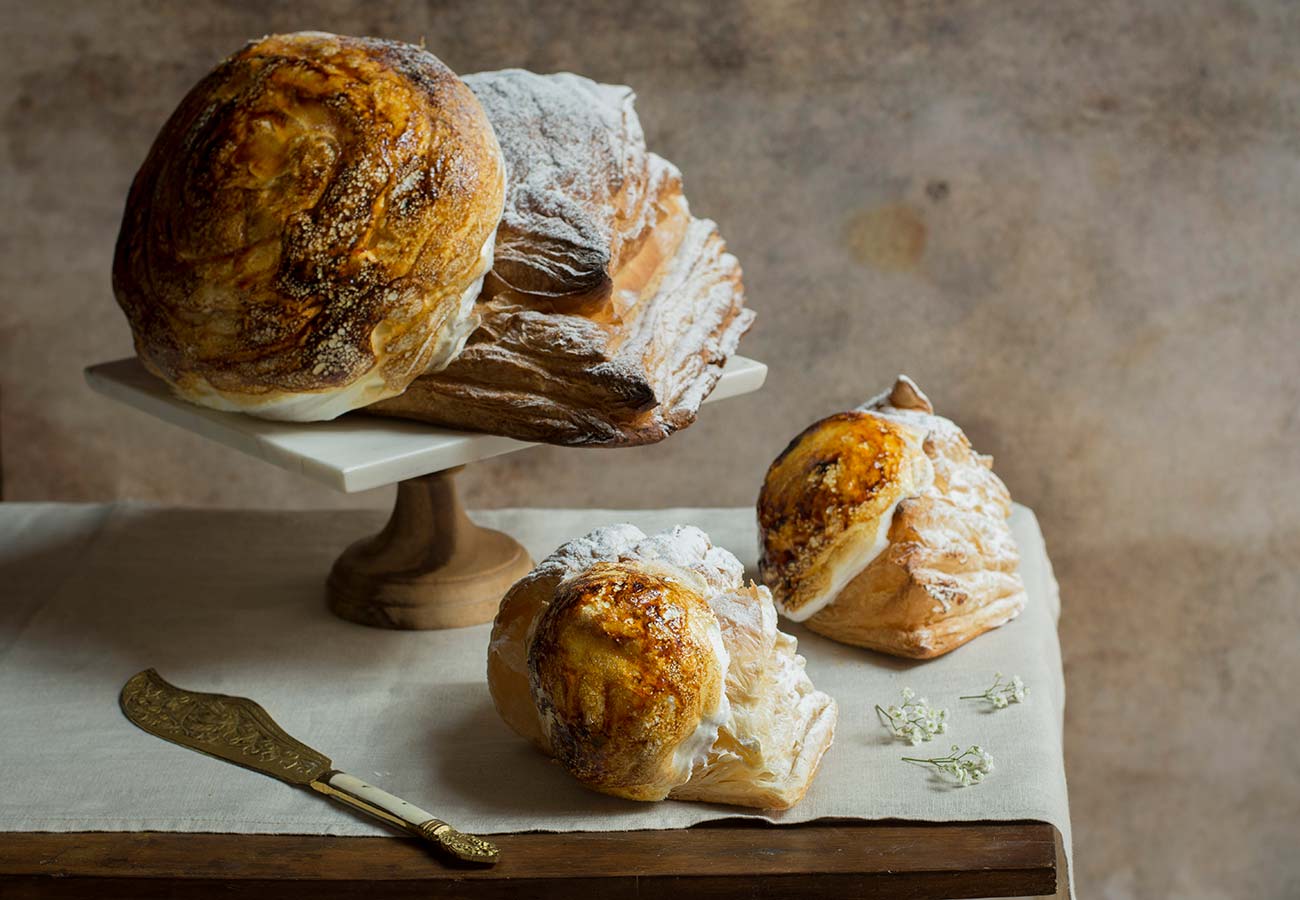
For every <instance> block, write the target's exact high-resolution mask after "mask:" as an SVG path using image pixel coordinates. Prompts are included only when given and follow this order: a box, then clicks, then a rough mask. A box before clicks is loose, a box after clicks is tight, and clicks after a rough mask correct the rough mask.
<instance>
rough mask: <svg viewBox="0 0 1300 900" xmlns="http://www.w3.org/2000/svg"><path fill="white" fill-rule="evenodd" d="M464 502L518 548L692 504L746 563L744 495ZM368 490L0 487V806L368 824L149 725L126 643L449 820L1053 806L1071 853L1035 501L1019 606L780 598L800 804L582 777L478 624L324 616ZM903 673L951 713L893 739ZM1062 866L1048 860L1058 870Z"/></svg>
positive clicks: (949, 812) (135, 816) (16, 817)
mask: <svg viewBox="0 0 1300 900" xmlns="http://www.w3.org/2000/svg"><path fill="white" fill-rule="evenodd" d="M474 518H475V519H476V520H477V521H479V522H481V523H483V524H486V525H489V526H491V527H495V528H500V529H502V530H504V531H506V532H508V533H510V534H512V535H514V536H515V537H517V538H518V539H519V540H520V541H521V542H522V543H523V544H524V545H525V546H526V547H527V548H528V550H529V552H530V553H531V554H532V555H533V558H534V559H536V560H540V559H541V558H542V557H544V556H546V555H547V554H548V553H550V552H551V551H552V550H553V549H555V547H557V546H558V545H559V544H561V543H562V542H564V541H566V540H569V539H571V538H573V537H576V536H579V535H582V534H585V533H586V532H587V531H589V530H591V529H592V528H594V527H596V526H599V525H604V524H609V523H613V522H631V523H632V524H634V525H636V526H638V527H640V528H641V529H643V530H644V531H646V532H648V533H649V532H653V531H656V530H658V529H660V528H663V527H667V526H670V525H673V524H678V523H682V524H693V525H697V526H699V527H700V528H702V529H704V530H705V531H706V532H707V533H708V534H709V535H710V537H711V538H712V540H713V543H714V544H716V545H718V546H722V547H726V548H727V549H729V550H731V551H732V552H734V553H735V554H736V555H737V556H739V557H740V559H741V561H742V562H744V563H745V565H746V567H747V568H748V569H749V570H750V573H751V575H752V574H753V571H754V566H755V560H756V558H757V546H756V540H757V539H756V533H755V523H754V513H753V510H752V509H670V510H653V511H647V510H642V511H612V510H545V509H518V510H495V511H490V512H481V513H476V514H474ZM382 522H383V516H382V514H380V513H372V512H357V511H347V512H343V511H335V512H323V511H322V512H266V511H261V512H230V511H201V510H177V509H164V508H157V507H149V506H141V505H133V504H114V505H63V504H0V597H3V599H2V600H0V761H2V762H3V765H4V767H5V774H6V779H5V783H6V787H5V790H4V791H3V792H0V831H119V830H128V831H137V830H157V831H208V832H237V833H293V834H333V835H368V834H385V833H389V832H388V831H387V829H386V828H385V827H384V826H383V825H380V824H378V823H374V822H371V821H370V820H368V819H365V818H361V817H358V816H354V815H349V814H347V813H346V812H344V811H343V810H341V809H340V808H338V807H337V806H335V805H334V804H331V803H329V802H326V801H325V800H324V799H323V798H322V797H320V796H319V795H315V794H312V793H311V792H306V791H300V790H294V789H292V788H290V787H288V786H286V785H282V784H279V783H277V782H275V781H273V780H271V779H268V778H267V777H265V776H261V775H258V774H255V773H252V772H248V771H246V770H244V769H240V768H237V767H235V766H232V765H230V764H228V763H225V762H221V761H219V760H215V759H212V758H209V757H206V756H203V755H201V754H198V753H195V752H193V751H191V750H187V749H184V748H182V747H178V746H176V745H173V744H170V743H167V742H165V741H162V740H160V739H158V738H156V737H153V736H152V735H149V734H146V733H145V732H143V731H141V730H140V729H138V728H136V727H135V726H134V725H132V724H131V723H130V722H128V721H127V720H126V719H125V718H124V717H123V716H122V713H121V712H120V711H119V709H118V704H117V696H118V692H119V690H120V689H121V687H122V684H123V683H124V682H125V681H126V680H127V679H128V678H129V677H130V676H131V675H133V674H135V673H136V672H138V671H139V670H141V669H144V668H147V667H150V666H152V667H154V668H156V669H157V670H158V671H159V673H161V674H162V675H163V677H164V678H166V679H168V680H169V681H171V682H172V683H174V684H177V685H179V686H181V687H184V688H190V689H194V690H201V691H217V692H221V693H227V694H235V695H240V696H246V697H251V698H253V699H255V700H257V701H258V702H260V703H261V704H262V705H263V706H264V707H266V709H267V710H268V711H269V712H270V713H271V715H272V716H273V717H274V718H275V720H276V721H277V722H279V723H280V724H281V725H282V726H283V727H284V728H285V730H287V731H288V732H289V733H290V734H292V735H293V736H294V737H297V738H299V739H300V740H302V741H303V742H305V743H307V744H309V745H311V746H313V747H315V748H317V749H319V750H320V751H322V752H323V753H325V754H327V755H329V756H330V757H331V758H332V760H333V762H334V765H335V766H337V767H338V768H341V769H344V770H346V771H349V772H351V773H352V774H355V775H357V776H359V777H361V778H363V779H365V780H367V781H370V782H372V783H374V784H377V785H379V786H380V787H383V788H385V789H386V790H388V791H390V792H392V793H394V794H397V795H398V796H400V797H403V798H406V799H408V800H410V801H411V802H413V803H416V804H417V805H420V806H423V807H424V808H426V809H428V810H430V811H431V812H432V813H433V814H434V815H437V816H439V817H441V818H445V819H446V820H448V821H450V822H452V823H453V824H454V825H456V826H457V827H458V828H460V829H462V830H466V831H472V832H479V833H487V834H491V833H496V832H508V831H529V830H544V831H596V830H601V831H608V830H625V829H661V828H682V827H686V826H690V825H694V824H696V823H698V822H702V821H706V820H711V819H720V818H726V817H733V816H759V817H762V818H765V819H768V820H770V821H773V822H782V823H786V822H806V821H809V820H812V819H819V818H824V817H843V818H850V819H885V818H897V819H912V820H925V821H936V822H940V821H969V820H1017V819H1036V820H1042V821H1045V822H1050V823H1051V824H1053V825H1055V826H1056V827H1057V828H1058V829H1059V830H1060V832H1061V835H1062V837H1063V840H1064V846H1065V849H1066V853H1067V855H1068V853H1069V850H1070V817H1069V807H1068V800H1067V795H1066V783H1065V771H1064V764H1063V755H1062V746H1061V734H1062V724H1063V712H1064V692H1065V688H1064V682H1063V677H1062V670H1061V656H1060V645H1059V643H1058V641H1057V635H1056V623H1057V618H1058V616H1059V612H1060V601H1059V597H1058V593H1057V586H1056V581H1055V578H1054V577H1053V574H1052V568H1051V563H1050V562H1049V560H1048V557H1047V553H1046V550H1045V548H1044V545H1043V539H1042V535H1041V533H1040V531H1039V529H1038V524H1037V521H1036V520H1035V519H1034V515H1033V513H1032V512H1031V511H1030V510H1028V509H1025V508H1023V507H1017V508H1016V510H1015V513H1014V516H1013V518H1012V527H1013V530H1014V532H1015V536H1016V538H1017V540H1018V541H1019V545H1020V550H1021V554H1022V564H1021V571H1022V574H1023V576H1024V579H1025V586H1026V588H1027V591H1028V603H1027V605H1026V608H1025V611H1024V612H1023V613H1022V614H1021V615H1020V617H1019V618H1018V619H1016V620H1014V621H1013V622H1011V623H1010V624H1008V625H1006V626H1004V627H1003V628H1000V629H997V630H995V631H993V632H990V633H988V634H986V635H984V636H982V637H980V638H977V639H976V640H974V641H973V642H971V643H969V644H967V645H966V646H964V647H962V648H960V649H958V650H956V651H954V652H953V653H950V654H949V655H947V656H944V657H941V658H939V659H937V660H932V661H929V662H920V663H918V662H909V661H904V660H899V659H895V658H893V657H889V656H884V655H881V654H878V653H873V652H870V651H867V650H862V649H858V648H854V647H846V646H842V645H840V644H836V643H834V642H832V641H829V640H826V639H824V638H821V637H818V636H817V635H814V634H812V633H811V632H808V631H807V630H805V629H803V628H801V627H800V626H798V625H793V624H792V623H790V622H788V621H783V623H782V626H781V627H782V628H783V629H785V630H788V631H790V632H792V633H794V634H795V635H796V636H797V637H798V639H799V650H800V652H801V653H802V654H803V655H804V656H805V657H806V658H807V660H808V672H809V674H810V675H811V677H812V680H813V683H814V684H815V685H816V686H817V687H818V688H820V689H822V690H824V691H827V692H828V693H830V694H831V695H832V696H833V697H835V699H836V700H837V701H838V702H839V709H840V712H839V726H838V728H837V730H836V735H835V742H834V744H833V745H832V747H831V749H830V750H829V751H828V752H827V754H826V756H825V758H824V760H823V763H822V769H821V772H820V773H819V774H818V776H817V779H816V781H815V782H814V784H813V785H812V788H811V789H810V790H809V792H808V794H807V796H806V797H805V799H804V800H803V802H802V803H801V804H799V805H798V806H797V807H795V808H794V809H792V810H788V811H786V812H778V813H763V812H759V811H755V810H743V809H737V808H733V807H726V806H712V805H706V804H699V803H683V802H675V801H668V802H662V803H637V802H633V801H629V800H621V799H617V798H614V797H607V796H604V795H601V794H596V793H593V792H590V791H587V790H585V789H584V788H582V787H580V786H579V785H578V784H577V783H576V782H575V781H573V779H571V778H570V777H569V776H568V775H567V774H566V773H565V772H564V771H563V770H562V769H560V768H559V767H558V766H556V765H554V764H552V763H550V762H549V761H548V760H546V759H544V758H543V757H542V756H541V755H540V754H538V753H536V752H535V751H534V750H533V749H532V748H531V747H530V746H529V745H527V744H526V743H525V742H524V741H523V740H521V739H519V738H517V737H516V736H515V735H514V734H513V733H512V732H511V731H510V730H509V729H508V728H507V727H506V726H505V725H504V724H503V723H502V722H501V720H500V719H499V718H498V717H497V715H496V712H495V710H494V709H493V706H492V701H491V699H490V697H489V695H488V690H487V684H486V681H485V675H484V668H485V659H486V649H487V640H488V631H489V627H490V626H487V625H483V626H478V627H474V628H464V629H457V630H451V631H423V632H420V631H388V630H381V629H374V628H365V627H362V626H357V625H353V624H350V623H348V622H344V621H342V620H339V619H337V618H335V617H334V616H333V615H331V614H330V613H329V611H328V610H327V609H326V607H325V603H324V587H323V585H324V578H325V575H326V573H327V572H328V571H329V567H330V564H331V563H332V561H333V559H334V557H335V556H337V555H338V553H339V552H340V551H341V550H342V549H343V547H345V546H346V545H347V544H348V543H349V542H351V541H352V540H354V539H356V538H358V537H360V536H362V535H365V534H367V533H370V532H373V531H376V530H378V528H379V527H380V525H381V524H382ZM998 671H1001V672H1004V673H1006V674H1007V675H1008V676H1010V675H1012V674H1016V675H1020V676H1022V677H1023V678H1024V680H1025V682H1026V683H1027V684H1028V685H1029V687H1030V691H1031V693H1030V695H1029V698H1028V700H1027V701H1026V702H1025V703H1022V704H1019V705H1013V706H1011V707H1009V708H1007V709H1004V710H999V711H997V712H992V711H990V710H989V708H988V706H987V705H986V704H982V703H978V702H973V701H962V700H958V699H957V697H958V695H960V694H972V693H979V692H980V691H982V690H983V689H984V687H985V686H986V685H988V684H989V683H990V682H991V681H992V680H993V675H994V673H995V672H998ZM904 686H910V687H912V688H914V689H915V690H916V691H917V692H918V694H920V695H922V696H924V697H927V698H929V699H930V701H931V702H932V703H935V704H937V705H940V706H946V707H948V708H949V709H951V718H950V725H949V729H948V733H947V734H945V735H941V736H940V737H938V738H936V739H935V740H934V741H933V742H931V743H926V744H922V745H921V746H919V747H915V748H913V747H910V746H908V745H906V744H904V743H902V742H900V741H897V740H895V739H892V738H891V737H890V735H889V734H888V733H887V732H886V730H885V729H884V728H883V727H882V725H881V723H880V721H879V720H878V719H877V716H876V714H875V712H874V711H873V706H874V704H876V703H880V704H882V705H888V704H889V703H891V702H895V701H896V700H897V699H898V696H899V690H900V688H902V687H904ZM951 744H959V745H960V746H961V747H962V748H963V749H964V748H965V747H967V746H968V745H970V744H980V745H982V746H984V747H985V748H986V749H988V750H989V751H990V752H991V753H992V754H993V756H994V759H995V765H996V771H995V772H994V773H993V774H992V775H991V776H990V777H989V778H988V779H987V780H986V781H985V782H984V783H982V784H979V785H975V786H972V787H967V788H959V787H954V786H951V785H950V784H949V783H947V782H946V781H945V780H943V779H942V778H940V777H938V776H935V775H931V774H929V773H928V772H927V771H926V770H925V769H924V768H922V767H919V766H915V765H913V764H910V763H904V762H901V761H900V757H903V756H926V757H929V756H942V755H944V754H946V753H947V752H948V749H949V746H950V745H951ZM1063 874H1064V873H1063Z"/></svg>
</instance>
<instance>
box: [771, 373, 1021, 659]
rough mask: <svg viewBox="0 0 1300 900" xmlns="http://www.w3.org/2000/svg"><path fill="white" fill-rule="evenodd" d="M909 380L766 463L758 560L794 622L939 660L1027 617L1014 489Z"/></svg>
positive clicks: (818, 426) (821, 425)
mask: <svg viewBox="0 0 1300 900" xmlns="http://www.w3.org/2000/svg"><path fill="white" fill-rule="evenodd" d="M992 464H993V463H992V459H991V458H990V457H988V456H981V455H980V454H978V453H976V452H975V451H974V450H973V449H972V448H971V445H970V441H968V440H967V439H966V435H965V434H963V433H962V431H961V429H960V428H958V427H957V426H956V425H955V424H953V423H952V422H951V421H949V420H948V419H945V418H943V417H941V416H936V415H934V407H933V406H932V405H931V404H930V401H929V399H928V398H927V397H926V396H925V395H924V394H923V393H921V391H920V389H919V388H917V386H916V385H915V384H914V383H913V382H912V381H911V379H909V378H907V377H906V376H901V375H900V376H899V378H898V380H897V382H896V383H895V384H894V387H893V389H892V390H890V391H888V392H886V393H885V394H882V395H881V396H879V397H877V398H875V399H874V400H871V401H869V402H868V403H866V404H864V405H863V406H861V407H859V408H858V409H856V410H853V411H850V412H845V413H839V414H837V415H833V416H830V417H829V418H826V419H823V420H821V421H820V422H817V423H815V424H813V425H811V426H809V427H808V428H807V429H805V430H804V431H803V433H802V434H800V435H799V436H798V437H796V438H795V439H794V440H793V441H791V442H790V445H789V446H788V447H787V448H786V449H785V451H784V452H783V453H782V454H781V455H780V456H779V457H777V459H776V461H775V462H773V463H772V465H771V467H770V468H769V469H768V472H767V477H766V479H765V480H764V482H763V489H762V492H761V494H760V495H759V499H758V522H759V532H760V542H761V550H762V555H761V557H760V561H759V568H760V571H761V572H762V577H763V581H764V582H765V583H766V584H767V585H768V586H769V587H770V588H771V589H772V594H773V596H774V598H775V601H776V605H777V607H778V608H779V609H780V610H781V612H782V614H784V615H785V616H787V617H789V618H790V619H792V620H794V621H797V622H803V623H804V624H805V625H807V626H808V627H809V628H810V629H812V630H813V631H816V632H818V633H820V634H824V635H826V636H827V637H829V638H833V639H835V640H837V641H842V642H843V643H846V644H856V645H858V646H862V647H870V648H871V649H873V650H881V651H883V652H885V653H892V654H894V655H895V656H907V657H914V658H918V659H927V658H930V657H934V656H940V655H942V654H944V653H947V652H948V651H949V650H952V649H954V648H956V647H959V646H961V645H962V644H964V643H966V642H967V641H969V640H970V639H971V638H974V637H976V636H978V635H980V634H983V633H984V632H985V631H988V630H989V629H991V628H997V627H998V626H999V625H1003V624H1005V623H1006V622H1008V621H1010V620H1011V619H1013V618H1015V617H1016V616H1017V615H1019V614H1020V611H1021V610H1022V609H1023V608H1024V604H1025V589H1024V584H1023V583H1022V582H1021V580H1020V573H1019V565H1020V555H1019V552H1018V550H1017V549H1016V543H1015V538H1014V537H1013V536H1012V534H1011V529H1010V527H1009V526H1008V524H1007V519H1008V517H1009V516H1010V514H1011V497H1010V495H1009V493H1008V492H1007V488H1006V485H1004V484H1003V483H1002V481H1001V479H999V478H998V477H997V475H995V474H993V469H992Z"/></svg>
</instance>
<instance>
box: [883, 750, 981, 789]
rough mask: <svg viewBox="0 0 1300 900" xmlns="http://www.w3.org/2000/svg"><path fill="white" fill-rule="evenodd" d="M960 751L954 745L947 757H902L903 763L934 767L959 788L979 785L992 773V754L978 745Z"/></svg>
mask: <svg viewBox="0 0 1300 900" xmlns="http://www.w3.org/2000/svg"><path fill="white" fill-rule="evenodd" d="M959 750H961V747H959V746H958V745H956V744H953V745H952V752H951V753H949V754H948V755H947V756H935V757H931V758H930V759H918V758H917V757H914V756H904V757H903V762H914V763H922V764H924V765H927V766H934V767H935V768H936V769H938V770H939V771H940V772H942V773H943V774H945V775H948V776H950V777H951V778H953V779H955V780H956V781H957V784H958V785H959V786H960V787H967V786H968V785H972V784H979V783H980V782H981V781H983V780H984V778H985V776H987V775H989V774H990V773H992V771H993V754H991V753H989V752H988V751H987V750H985V749H984V748H983V747H981V746H980V745H979V744H972V745H971V746H970V747H967V748H966V750H965V751H963V752H961V753H958V752H957V751H959Z"/></svg>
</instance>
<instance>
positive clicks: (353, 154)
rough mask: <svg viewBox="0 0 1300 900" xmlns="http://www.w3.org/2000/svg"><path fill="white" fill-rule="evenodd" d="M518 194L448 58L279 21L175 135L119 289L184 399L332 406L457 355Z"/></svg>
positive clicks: (143, 175) (376, 395)
mask: <svg viewBox="0 0 1300 900" xmlns="http://www.w3.org/2000/svg"><path fill="white" fill-rule="evenodd" d="M504 190H505V173H504V164H503V160H502V158H501V154H500V148H499V146H498V144H497V141H496V138H495V136H494V134H493V132H492V128H491V125H490V123H489V122H488V120H487V117H486V115H485V114H484V112H483V110H482V107H481V106H480V104H479V103H478V101H477V99H476V98H475V97H474V95H473V93H472V92H471V91H470V90H469V89H468V88H467V87H466V86H465V85H464V84H463V83H462V82H461V81H460V80H459V79H458V78H457V77H456V76H455V75H454V74H453V73H452V72H451V70H449V69H448V68H447V67H446V66H444V65H443V64H442V63H441V62H439V61H438V59H437V58H436V57H434V56H433V55H432V54H429V53H427V52H426V51H424V50H422V49H420V48H418V47H413V46H411V45H408V44H400V43H396V42H391V41H381V40H375V39H371V38H349V37H341V36H338V35H330V34H323V33H314V32H303V33H298V34H289V35H273V36H270V37H267V38H264V39H262V40H260V41H256V42H252V43H250V44H249V45H248V46H247V47H245V48H244V49H243V50H241V51H240V52H239V53H236V54H235V55H234V56H232V57H230V58H229V59H227V60H225V61H224V62H222V63H221V64H220V65H219V66H218V67H217V68H216V69H215V70H214V71H213V72H212V73H211V74H209V75H208V76H207V77H206V78H204V79H203V80H202V81H201V82H200V83H199V84H198V85H197V86H195V88H194V89H193V90H192V91H191V92H190V93H189V95H188V96H187V97H186V98H185V99H184V100H183V101H182V103H181V105H180V107H179V108H178V109H177V110H176V112H175V113H174V114H173V115H172V117H171V118H170V119H169V120H168V122H167V124H166V125H165V126H164V127H163V129H162V131H161V132H160V134H159V135H158V138H157V139H156V141H155V143H154V146H153V148H152V149H151V151H150V153H149V156H148V158H147V159H146V160H145V162H144V164H143V166H142V167H141V169H140V171H139V173H138V174H137V176H136V178H135V181H134V183H133V185H132V188H131V192H130V195H129V197H128V200H127V205H126V211H125V214H124V216H123V222H122V229H121V232H120V234H119V238H118V245H117V253H116V257H115V260H114V269H113V283H114V291H115V293H116V295H117V298H118V302H119V303H120V304H121V306H122V308H123V310H124V311H125V312H126V314H127V317H128V319H129V320H130V322H131V326H132V331H133V332H134V335H135V341H136V349H137V352H138V353H139V355H140V358H141V359H142V360H143V361H144V363H145V365H146V366H147V367H149V368H150V369H151V370H152V371H153V372H155V373H156V374H158V375H160V376H161V377H163V378H164V379H165V380H167V381H168V382H169V383H170V384H171V385H172V386H173V388H174V389H175V390H176V391H177V392H178V393H179V394H180V395H181V396H183V397H186V398H187V399H190V400H193V401H194V402H197V403H201V404H204V405H209V406H216V407H218V408H225V409H241V410H245V411H248V412H252V413H255V414H258V415H263V416H267V417H272V418H291V419H319V418H331V417H333V416H335V415H338V414H339V413H341V412H344V411H346V410H347V409H350V408H353V407H356V406H361V405H364V404H366V403H370V402H374V401H375V400H378V399H381V398H383V397H385V396H391V395H393V394H396V393H399V392H400V391H401V390H402V389H404V388H405V387H406V386H407V384H409V383H410V381H411V380H412V379H413V378H415V377H416V376H417V375H419V374H420V373H421V372H424V371H426V370H427V369H429V368H430V367H434V368H437V367H441V366H442V365H445V364H446V362H447V361H448V360H449V359H451V358H452V357H453V356H454V355H455V354H456V352H457V351H459V349H460V347H461V346H462V345H463V343H464V341H465V340H466V338H467V337H468V335H469V333H470V331H472V329H473V327H474V325H475V324H476V319H475V318H474V316H473V300H474V298H475V297H476V296H477V294H478V289H479V285H480V284H481V281H482V278H483V277H484V274H485V272H486V269H487V268H488V265H489V264H490V260H491V258H492V239H493V235H494V233H495V230H496V226H497V223H498V221H499V219H500V216H501V211H502V206H503V202H504Z"/></svg>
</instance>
